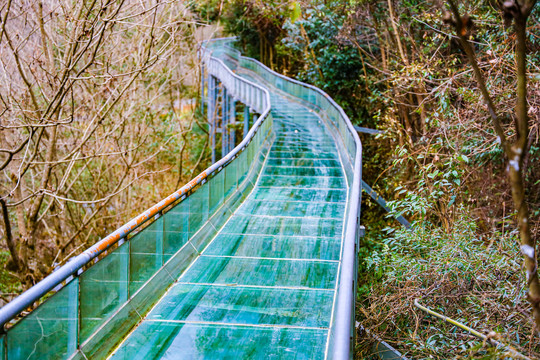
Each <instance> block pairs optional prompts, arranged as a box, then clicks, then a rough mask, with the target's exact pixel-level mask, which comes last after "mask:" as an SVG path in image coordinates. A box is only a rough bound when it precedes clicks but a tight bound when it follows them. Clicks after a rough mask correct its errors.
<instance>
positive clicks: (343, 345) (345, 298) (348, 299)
mask: <svg viewBox="0 0 540 360" xmlns="http://www.w3.org/2000/svg"><path fill="white" fill-rule="evenodd" d="M241 58H242V59H244V60H248V61H252V62H255V63H257V64H258V65H259V66H261V67H262V68H264V69H265V70H266V71H268V72H270V73H272V74H273V75H275V76H277V77H279V78H281V79H283V80H286V81H290V82H293V83H295V84H297V85H300V86H302V87H305V88H308V89H311V90H312V91H315V92H318V93H319V94H321V95H322V96H324V97H325V98H326V99H327V100H328V101H329V102H330V104H331V105H332V106H333V107H334V108H335V109H336V110H337V111H338V113H339V114H340V116H341V118H342V120H343V121H344V122H345V124H346V125H347V128H348V130H349V132H350V134H351V136H352V138H353V139H354V142H355V144H356V154H355V158H354V167H353V181H352V191H351V196H350V199H349V200H350V208H349V216H348V221H347V227H346V230H345V242H344V246H343V251H342V259H341V274H340V279H339V285H338V299H337V304H336V317H335V319H334V322H335V330H336V331H335V334H334V345H333V352H332V358H333V359H349V358H350V357H351V355H352V354H351V344H352V339H351V329H354V327H353V325H354V321H353V319H354V314H353V313H352V311H353V309H354V300H355V299H354V298H355V296H354V292H355V290H354V289H353V286H354V285H353V284H355V279H356V276H357V274H355V261H356V238H357V236H358V231H359V227H360V204H361V194H362V191H361V190H362V183H361V181H362V142H361V141H360V137H359V136H358V133H357V132H356V129H355V128H354V125H353V124H352V123H351V120H350V119H349V117H348V116H347V115H346V114H345V111H344V110H343V109H342V108H341V106H339V105H338V104H337V103H336V102H335V101H334V100H333V99H332V98H331V97H330V96H329V95H328V94H327V93H325V92H324V91H323V90H321V89H319V88H317V87H315V86H313V85H310V84H306V83H303V82H301V81H298V80H295V79H291V78H288V77H286V76H284V75H281V74H279V73H277V72H275V71H274V70H272V69H270V68H268V67H267V66H266V65H264V64H262V63H261V62H259V61H257V60H255V59H252V58H247V57H244V56H241Z"/></svg>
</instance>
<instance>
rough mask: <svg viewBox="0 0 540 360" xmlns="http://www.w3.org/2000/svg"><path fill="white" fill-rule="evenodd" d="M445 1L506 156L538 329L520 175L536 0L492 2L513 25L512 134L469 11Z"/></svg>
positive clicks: (538, 300) (538, 301)
mask: <svg viewBox="0 0 540 360" xmlns="http://www.w3.org/2000/svg"><path fill="white" fill-rule="evenodd" d="M448 4H449V6H450V10H451V13H448V14H446V15H445V20H446V21H447V22H450V23H452V24H453V25H454V27H455V31H456V35H457V37H458V38H459V42H460V44H461V46H462V47H463V50H464V51H465V53H466V55H467V58H468V60H469V62H470V63H471V66H472V67H473V70H474V75H475V77H476V80H477V82H478V87H479V88H480V91H481V93H482V96H483V98H484V101H485V103H486V105H487V108H488V112H489V115H490V117H491V121H492V124H493V127H494V129H495V131H496V133H497V135H498V140H499V141H500V144H501V146H502V148H503V150H504V152H505V154H506V157H507V160H508V170H507V171H508V180H509V183H510V187H511V189H512V198H513V202H514V206H515V208H516V210H517V218H516V220H517V226H518V228H519V235H520V239H521V252H522V254H523V256H524V264H525V270H526V276H527V285H528V287H529V294H528V300H529V302H530V303H531V306H532V309H533V316H534V319H535V322H536V325H537V329H540V281H539V278H538V260H537V254H536V240H535V239H534V238H533V237H532V236H531V229H530V225H529V208H528V204H527V199H526V196H525V183H524V175H523V174H524V172H525V170H526V168H525V166H526V164H525V159H526V156H527V153H528V151H529V147H530V143H529V117H528V111H527V20H528V19H529V16H530V15H531V12H532V10H533V8H534V6H535V5H536V0H507V1H501V0H497V2H496V5H497V6H498V7H499V8H500V10H501V11H502V13H503V17H504V19H505V20H506V22H507V24H510V23H513V24H514V29H515V38H516V40H515V41H516V47H515V62H516V77H517V92H516V107H515V116H514V117H513V124H514V130H515V135H514V136H508V135H507V131H506V129H505V128H504V125H503V122H502V120H503V118H502V116H501V114H500V113H499V111H498V109H497V106H496V105H495V103H494V102H493V100H492V98H491V95H490V92H489V91H488V89H487V87H486V83H485V79H484V75H483V74H482V71H481V70H480V67H479V66H478V62H477V60H476V56H475V52H474V47H473V46H472V45H471V43H470V41H469V36H470V35H471V31H472V27H473V24H472V18H471V17H470V16H469V15H461V14H460V10H459V8H458V6H457V4H456V3H455V2H454V1H453V0H448Z"/></svg>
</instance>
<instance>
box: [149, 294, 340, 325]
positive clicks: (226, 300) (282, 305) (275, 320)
mask: <svg viewBox="0 0 540 360" xmlns="http://www.w3.org/2000/svg"><path fill="white" fill-rule="evenodd" d="M333 301H334V291H327V290H300V289H271V288H270V289H268V288H251V287H249V288H246V287H231V286H208V285H191V284H177V285H175V286H174V287H173V288H172V289H171V290H170V291H169V292H168V293H167V295H166V296H165V297H164V298H163V299H162V300H161V301H160V302H159V304H158V305H157V306H156V307H155V308H154V309H152V311H151V312H150V314H148V317H147V319H149V320H177V321H189V322H214V323H215V322H219V323H227V324H254V325H291V326H306V327H307V326H309V327H328V326H329V323H330V318H329V317H328V314H329V313H330V312H331V311H332V304H333Z"/></svg>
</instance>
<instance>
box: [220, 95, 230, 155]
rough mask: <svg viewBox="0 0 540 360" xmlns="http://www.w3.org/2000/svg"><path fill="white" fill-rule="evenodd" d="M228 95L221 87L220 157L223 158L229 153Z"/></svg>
mask: <svg viewBox="0 0 540 360" xmlns="http://www.w3.org/2000/svg"><path fill="white" fill-rule="evenodd" d="M228 105H229V95H228V94H227V89H226V88H225V87H223V92H222V96H221V156H222V157H223V156H225V155H226V154H227V153H228V152H229V151H228V150H229V146H228V145H229V137H228V130H227V123H228V121H229V120H228V118H229V111H228V108H229V106H228Z"/></svg>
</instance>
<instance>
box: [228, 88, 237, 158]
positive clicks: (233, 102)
mask: <svg viewBox="0 0 540 360" xmlns="http://www.w3.org/2000/svg"><path fill="white" fill-rule="evenodd" d="M230 99H231V102H230V109H229V110H230V111H229V113H230V118H229V121H230V123H231V125H232V128H231V134H230V136H229V151H231V150H232V149H234V147H235V146H236V130H235V129H234V125H235V124H236V99H235V98H234V97H232V96H231V97H230Z"/></svg>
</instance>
